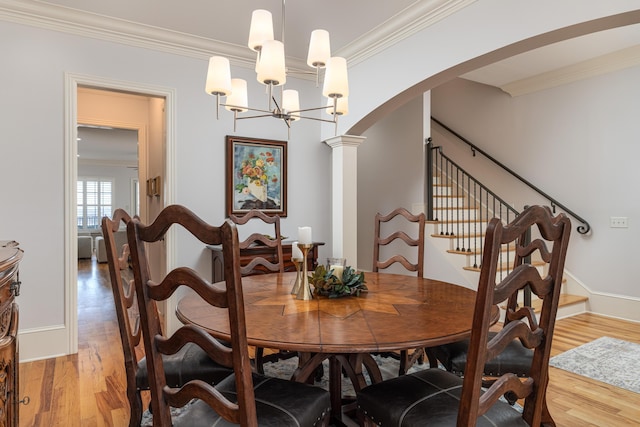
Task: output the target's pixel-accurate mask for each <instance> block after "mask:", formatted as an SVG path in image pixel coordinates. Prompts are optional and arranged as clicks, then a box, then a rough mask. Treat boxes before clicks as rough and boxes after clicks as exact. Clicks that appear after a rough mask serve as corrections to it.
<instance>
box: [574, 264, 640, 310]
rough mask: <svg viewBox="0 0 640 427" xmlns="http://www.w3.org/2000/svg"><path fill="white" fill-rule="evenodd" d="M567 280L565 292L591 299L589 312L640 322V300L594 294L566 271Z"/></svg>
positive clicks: (599, 293)
mask: <svg viewBox="0 0 640 427" xmlns="http://www.w3.org/2000/svg"><path fill="white" fill-rule="evenodd" d="M565 278H566V279H567V283H566V288H565V290H564V292H566V293H569V294H575V295H584V296H587V297H588V298H589V300H588V301H587V302H586V309H587V312H589V313H594V314H601V315H603V316H607V317H612V318H616V319H621V320H628V321H632V322H640V298H635V297H630V296H626V295H616V294H609V293H605V292H593V291H592V290H591V289H589V287H588V286H586V285H585V284H584V283H582V282H580V280H578V279H577V278H576V277H575V276H573V275H572V274H571V273H569V272H568V271H565Z"/></svg>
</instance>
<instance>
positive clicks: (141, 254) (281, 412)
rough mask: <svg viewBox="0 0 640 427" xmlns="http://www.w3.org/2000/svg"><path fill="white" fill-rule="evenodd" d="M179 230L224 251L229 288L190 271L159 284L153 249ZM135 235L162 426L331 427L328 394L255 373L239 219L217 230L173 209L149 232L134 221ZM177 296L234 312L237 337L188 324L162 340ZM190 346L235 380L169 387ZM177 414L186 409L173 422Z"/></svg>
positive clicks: (154, 401)
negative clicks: (164, 315)
mask: <svg viewBox="0 0 640 427" xmlns="http://www.w3.org/2000/svg"><path fill="white" fill-rule="evenodd" d="M174 226H175V227H179V228H182V229H184V230H186V231H187V232H188V233H189V234H190V235H191V236H193V237H194V238H196V239H197V240H199V241H200V242H201V243H204V244H205V245H221V246H222V251H223V257H224V261H223V264H224V267H223V268H224V283H216V284H212V283H210V282H209V281H208V280H206V279H205V278H203V277H202V276H201V275H200V274H199V273H198V272H196V271H195V270H194V269H192V268H189V267H186V266H180V267H177V268H175V269H173V270H171V271H169V272H168V273H167V274H166V276H164V277H163V278H162V279H161V280H156V281H153V280H151V278H150V277H149V264H148V260H147V255H146V251H145V244H146V243H153V242H158V241H160V240H161V239H163V238H164V236H165V234H166V233H167V231H168V230H169V229H171V228H172V227H174ZM175 227H174V228H175ZM127 234H128V239H129V245H130V246H131V258H132V264H133V270H134V278H135V286H136V290H137V293H138V296H139V298H138V305H139V309H140V313H141V320H142V322H141V323H142V331H143V334H142V335H143V341H144V347H145V351H146V353H147V359H148V363H147V366H148V371H149V381H150V384H151V408H152V413H153V418H154V419H153V421H154V426H156V427H157V426H162V427H163V426H189V427H200V426H207V427H209V426H212V425H216V426H231V425H238V424H239V425H241V426H246V427H255V426H258V425H262V426H276V425H277V426H296V427H305V426H306V427H313V426H320V425H322V426H326V425H327V424H328V418H329V407H330V399H329V393H328V392H327V391H326V390H323V389H321V388H319V387H315V386H312V385H309V384H303V383H297V382H293V381H289V380H284V379H277V378H270V377H266V376H263V375H260V374H257V373H255V372H253V371H252V369H251V365H250V360H249V350H248V347H247V330H246V321H245V311H244V310H245V309H244V299H243V290H242V278H241V274H240V262H239V260H240V245H239V239H238V232H237V228H236V225H235V224H234V223H233V222H232V221H231V220H229V219H227V220H225V221H224V223H223V224H222V225H221V226H219V227H216V226H212V225H209V224H207V223H205V222H204V221H203V220H201V219H200V218H199V217H198V216H196V215H195V214H194V213H193V212H192V211H190V210H189V209H187V208H186V207H184V206H179V205H171V206H168V207H166V208H164V209H163V210H162V211H161V212H160V214H159V215H158V217H157V218H156V220H155V221H154V222H153V223H151V224H150V225H148V226H145V225H143V224H141V223H140V221H138V220H137V219H133V220H132V221H131V222H129V224H128V226H127ZM176 292H180V293H184V292H195V294H197V295H198V297H199V298H202V300H203V301H204V302H206V303H207V304H208V305H210V306H211V307H218V308H223V309H226V310H227V313H228V322H229V325H230V337H229V340H228V342H227V343H226V344H225V345H223V344H222V343H221V342H220V341H218V340H216V339H214V338H213V337H212V336H211V335H210V334H209V333H208V331H206V330H205V329H203V328H201V327H198V326H196V325H194V324H186V325H184V326H182V327H180V328H179V329H178V330H177V331H175V332H174V333H173V334H172V335H170V336H168V337H164V336H163V335H162V333H161V331H160V330H159V322H158V321H157V316H158V312H157V309H156V305H157V304H158V303H160V302H163V301H166V300H167V299H168V298H170V297H171V295H173V294H174V293H176ZM225 341H226V340H225ZM187 343H191V344H193V345H197V346H198V347H199V348H201V349H202V350H203V351H205V352H206V353H207V354H208V355H209V356H210V357H211V358H212V359H213V360H215V361H216V362H217V363H219V364H220V365H223V366H227V367H229V368H232V369H233V374H232V375H230V376H229V377H227V378H226V379H224V380H223V381H221V382H220V383H218V384H216V385H211V384H210V383H208V382H206V381H202V380H191V381H189V382H187V383H186V384H184V385H182V386H179V387H178V386H173V385H171V384H169V383H168V379H167V375H166V368H165V366H164V361H163V357H162V356H163V355H165V356H167V355H171V354H175V353H176V352H178V351H179V350H180V348H181V347H182V346H184V345H185V344H187ZM194 399H195V400H194ZM170 407H181V408H183V410H182V411H181V412H180V414H178V415H175V416H173V417H172V416H171V413H170Z"/></svg>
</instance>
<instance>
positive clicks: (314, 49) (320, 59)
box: [307, 30, 331, 68]
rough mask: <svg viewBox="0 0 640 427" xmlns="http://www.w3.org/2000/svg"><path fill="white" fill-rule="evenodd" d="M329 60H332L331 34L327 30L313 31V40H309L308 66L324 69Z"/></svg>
mask: <svg viewBox="0 0 640 427" xmlns="http://www.w3.org/2000/svg"><path fill="white" fill-rule="evenodd" d="M329 58H331V43H330V42H329V32H328V31H327V30H313V32H311V39H310V40H309V54H308V55H307V65H309V66H310V67H314V68H315V67H318V68H324V66H325V65H327V61H329Z"/></svg>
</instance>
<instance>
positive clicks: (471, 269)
mask: <svg viewBox="0 0 640 427" xmlns="http://www.w3.org/2000/svg"><path fill="white" fill-rule="evenodd" d="M531 265H533V266H534V267H537V266H541V265H546V263H545V262H544V261H532V262H531ZM511 266H512V264H503V265H501V266H499V267H498V271H505V270H509V269H511ZM462 269H463V270H467V271H477V272H478V273H479V272H480V267H462Z"/></svg>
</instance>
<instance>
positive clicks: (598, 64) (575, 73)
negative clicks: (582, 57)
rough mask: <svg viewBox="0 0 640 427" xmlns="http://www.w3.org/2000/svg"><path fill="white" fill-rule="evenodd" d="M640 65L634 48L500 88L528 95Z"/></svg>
mask: <svg viewBox="0 0 640 427" xmlns="http://www.w3.org/2000/svg"><path fill="white" fill-rule="evenodd" d="M636 65H640V46H632V47H630V48H627V49H622V50H619V51H617V52H613V53H609V54H607V55H602V56H599V57H597V58H593V59H589V60H586V61H582V62H579V63H577V64H573V65H569V66H567V67H563V68H559V69H557V70H553V71H548V72H546V73H542V74H538V75H535V76H533V77H529V78H526V79H522V80H516V81H514V82H511V83H508V84H506V85H503V86H501V87H500V89H502V90H503V91H505V92H507V93H508V94H509V95H511V96H520V95H526V94H528V93H532V92H536V91H539V90H544V89H550V88H552V87H557V86H561V85H564V84H567V83H571V82H575V81H579V80H583V79H587V78H590V77H596V76H599V75H603V74H607V73H611V72H614V71H618V70H622V69H624V68H629V67H634V66H636Z"/></svg>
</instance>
